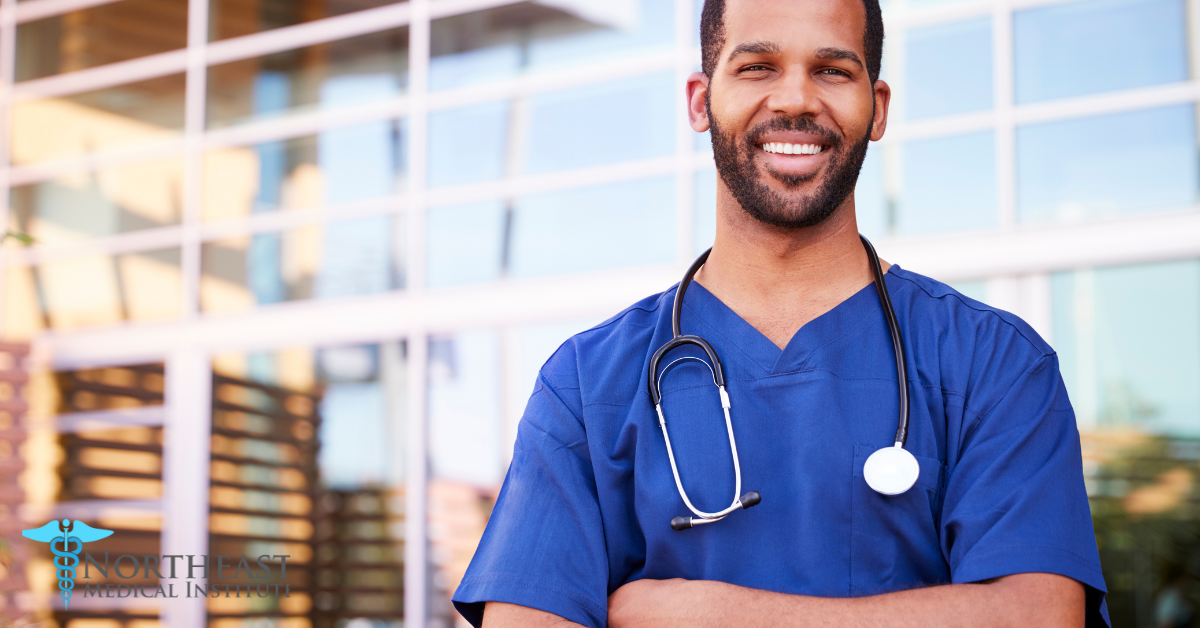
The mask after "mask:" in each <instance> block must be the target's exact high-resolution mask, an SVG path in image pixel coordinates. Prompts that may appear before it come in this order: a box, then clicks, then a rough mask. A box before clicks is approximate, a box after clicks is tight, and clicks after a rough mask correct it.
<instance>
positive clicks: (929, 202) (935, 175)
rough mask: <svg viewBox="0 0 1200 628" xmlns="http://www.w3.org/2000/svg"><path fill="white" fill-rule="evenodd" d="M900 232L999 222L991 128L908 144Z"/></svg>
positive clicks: (899, 208)
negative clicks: (980, 131)
mask: <svg viewBox="0 0 1200 628" xmlns="http://www.w3.org/2000/svg"><path fill="white" fill-rule="evenodd" d="M903 151H904V176H903V186H904V187H903V189H904V192H903V194H902V195H901V197H900V199H899V202H898V203H897V206H896V231H897V233H900V234H905V235H914V234H922V233H942V232H946V231H963V230H968V229H985V228H987V227H992V226H995V224H996V223H997V220H998V217H997V211H996V207H997V206H996V156H995V145H994V140H993V134H992V132H991V131H985V132H982V133H971V134H968V135H958V136H953V137H940V138H935V139H929V140H920V141H913V142H907V143H905V145H904V147H903Z"/></svg>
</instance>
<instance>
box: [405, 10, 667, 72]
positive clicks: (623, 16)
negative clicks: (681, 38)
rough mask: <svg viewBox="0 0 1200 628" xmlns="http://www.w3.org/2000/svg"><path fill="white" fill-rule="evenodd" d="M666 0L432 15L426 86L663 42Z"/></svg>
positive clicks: (555, 64) (615, 53)
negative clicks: (439, 17)
mask: <svg viewBox="0 0 1200 628" xmlns="http://www.w3.org/2000/svg"><path fill="white" fill-rule="evenodd" d="M673 15H674V11H673V6H672V2H671V0H632V1H629V2H609V3H601V2H552V3H545V2H519V3H516V4H513V5H509V6H503V7H497V8H492V9H487V10H484V11H480V12H477V13H469V14H465V15H455V16H451V17H445V18H441V19H437V20H434V21H433V24H432V26H431V38H432V40H431V53H430V54H431V58H430V61H429V85H430V88H431V89H434V90H438V89H447V88H452V87H461V86H464V85H471V84H477V83H481V82H486V81H490V80H497V79H504V78H509V77H513V76H517V75H519V74H522V73H525V72H536V71H539V70H544V69H552V68H562V67H567V66H576V65H578V64H580V63H586V62H591V61H607V60H610V59H614V58H619V57H625V56H629V55H633V54H639V53H640V54H644V53H645V52H647V51H649V50H660V49H661V50H667V49H669V47H670V44H671V41H672V38H673V32H674V29H673V28H672V27H671V25H672V24H674V21H673V20H674V17H673Z"/></svg>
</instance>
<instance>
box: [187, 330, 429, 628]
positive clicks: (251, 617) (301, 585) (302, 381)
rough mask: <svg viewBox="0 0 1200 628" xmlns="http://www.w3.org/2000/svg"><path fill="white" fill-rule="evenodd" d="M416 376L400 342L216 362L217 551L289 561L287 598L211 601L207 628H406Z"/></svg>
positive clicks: (223, 357) (224, 357)
mask: <svg viewBox="0 0 1200 628" xmlns="http://www.w3.org/2000/svg"><path fill="white" fill-rule="evenodd" d="M407 372H408V366H407V364H406V345H405V343H404V342H383V343H379V344H370V345H345V346H333V347H323V348H319V349H314V348H312V347H290V348H285V349H279V350H275V351H270V352H254V353H229V354H218V355H217V356H215V357H214V359H213V414H212V421H213V426H212V454H211V459H212V460H211V471H210V472H211V477H212V480H211V483H212V489H211V492H210V496H209V504H210V506H209V518H208V526H209V531H210V533H211V537H210V538H211V543H212V547H211V549H212V550H213V552H214V554H226V555H232V556H237V555H242V554H245V555H250V556H255V555H259V554H264V553H267V554H273V553H278V552H267V551H265V549H264V548H267V547H272V548H274V547H278V548H281V549H283V548H286V549H287V550H288V551H287V552H284V553H288V554H290V557H289V558H288V562H287V570H288V578H287V581H288V582H289V583H290V584H291V595H290V596H289V597H288V598H285V599H280V598H273V597H268V598H265V599H262V600H259V603H258V604H257V605H256V606H251V607H247V606H244V605H231V604H229V603H227V602H226V601H225V599H224V598H218V599H210V600H208V611H209V613H208V614H209V618H210V623H211V625H215V626H221V625H245V623H246V622H251V621H253V622H263V621H269V622H271V623H272V624H273V625H281V626H308V625H311V626H338V625H347V621H348V620H353V619H354V618H359V617H362V616H363V615H368V616H370V617H372V618H374V620H375V621H377V622H380V623H379V624H369V625H396V624H397V623H398V622H399V620H400V619H401V618H402V613H403V609H402V607H401V601H402V600H403V597H404V589H403V585H404V579H403V573H404V564H403V558H404V551H403V539H404V537H403V531H404V496H405V461H404V452H405V449H406V447H405V436H406V434H405V433H406V430H407V427H406V417H405V409H406V402H405V391H406V380H407ZM252 575H253V574H252ZM234 578H235V579H236V580H237V581H238V582H241V583H244V584H256V582H255V581H254V580H250V579H246V578H244V577H242V578H239V577H238V575H237V574H234ZM259 582H261V581H259ZM214 619H215V620H216V621H213V620H214Z"/></svg>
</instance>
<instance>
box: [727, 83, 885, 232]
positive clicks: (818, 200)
mask: <svg viewBox="0 0 1200 628" xmlns="http://www.w3.org/2000/svg"><path fill="white" fill-rule="evenodd" d="M710 93H711V92H710ZM705 108H706V109H707V110H708V119H709V121H710V126H711V129H712V144H713V159H714V161H716V163H717V172H718V173H720V175H721V180H723V181H724V182H725V187H727V188H729V192H730V193H731V194H733V198H734V199H735V200H736V201H737V202H738V204H739V205H741V206H742V209H743V210H745V212H746V213H747V214H750V216H752V217H753V218H754V219H755V220H758V221H759V222H763V223H766V224H768V225H772V226H775V227H781V228H784V229H803V228H805V227H812V226H815V225H819V224H821V223H822V222H824V221H825V220H827V219H828V218H829V217H830V216H832V215H833V214H834V212H836V211H837V209H838V207H840V206H841V205H842V202H843V201H845V200H846V197H847V196H849V195H850V194H851V193H853V192H854V185H855V183H857V182H858V172H859V170H861V169H862V164H863V159H865V158H866V156H867V144H868V142H869V141H870V140H871V128H872V127H873V126H874V116H872V120H871V124H869V125H868V126H867V132H866V133H865V134H864V135H863V136H862V138H861V139H858V140H856V141H854V143H853V144H850V145H848V146H847V145H846V138H844V137H843V136H841V135H839V134H837V133H835V132H833V131H832V130H830V129H827V128H825V127H823V126H820V125H819V124H817V123H816V122H814V121H813V120H812V119H811V118H786V117H777V118H773V119H771V120H767V121H765V122H762V123H760V124H758V125H756V126H755V127H754V128H752V129H750V131H749V132H747V133H746V135H745V136H744V137H741V138H737V137H734V136H733V134H731V133H726V132H725V131H724V129H722V128H721V125H720V124H719V123H718V122H717V119H716V118H714V117H713V115H712V107H711V106H710V105H709V103H707V102H706V103H705ZM873 112H874V108H872V113H873ZM771 131H794V132H800V133H811V134H813V135H816V136H818V137H820V138H821V141H822V143H823V144H824V145H825V149H824V150H823V151H822V152H825V151H829V152H830V155H829V163H828V164H827V166H826V167H825V168H823V169H822V170H818V171H817V172H814V173H811V174H805V175H799V174H788V173H784V172H779V171H777V170H774V169H772V168H770V167H767V168H765V170H766V174H767V175H768V176H770V177H771V178H773V179H775V180H776V181H778V182H780V183H782V184H783V185H784V187H786V188H787V189H788V190H792V191H794V190H796V188H798V187H800V186H801V185H803V184H805V183H808V182H809V181H812V180H814V179H816V178H817V177H818V176H821V175H822V174H823V175H824V178H823V180H821V181H820V182H819V185H818V186H817V189H816V190H814V191H813V192H811V193H809V194H799V193H792V194H782V193H779V192H777V191H775V190H773V189H771V188H770V187H769V186H768V185H767V183H766V181H765V180H764V177H763V174H762V172H761V171H760V170H759V168H758V167H756V166H755V164H754V158H755V157H756V153H757V151H758V150H759V149H758V146H759V145H760V144H761V142H760V141H759V138H761V137H762V136H764V135H766V134H767V133H769V132H771Z"/></svg>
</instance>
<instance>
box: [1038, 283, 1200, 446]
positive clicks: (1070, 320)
mask: <svg viewBox="0 0 1200 628" xmlns="http://www.w3.org/2000/svg"><path fill="white" fill-rule="evenodd" d="M1052 286H1053V308H1054V310H1053V311H1054V328H1053V329H1054V344H1055V348H1056V349H1057V350H1058V354H1059V356H1060V358H1059V359H1060V360H1061V363H1062V373H1063V379H1064V380H1065V381H1066V383H1067V389H1068V390H1069V391H1070V394H1071V401H1072V402H1073V403H1074V405H1075V413H1076V415H1077V416H1078V418H1079V422H1080V425H1081V426H1085V427H1088V428H1092V427H1095V428H1097V429H1110V430H1112V429H1128V428H1132V427H1134V426H1136V427H1138V428H1140V429H1143V430H1148V431H1150V432H1154V433H1160V434H1173V435H1177V436H1193V437H1194V436H1200V387H1198V386H1196V382H1198V381H1200V260H1182V261H1175V262H1167V263H1161V264H1143V265H1137V266H1118V267H1111V268H1099V269H1086V270H1080V271H1073V272H1065V273H1057V274H1055V275H1054V276H1053V279H1052Z"/></svg>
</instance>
